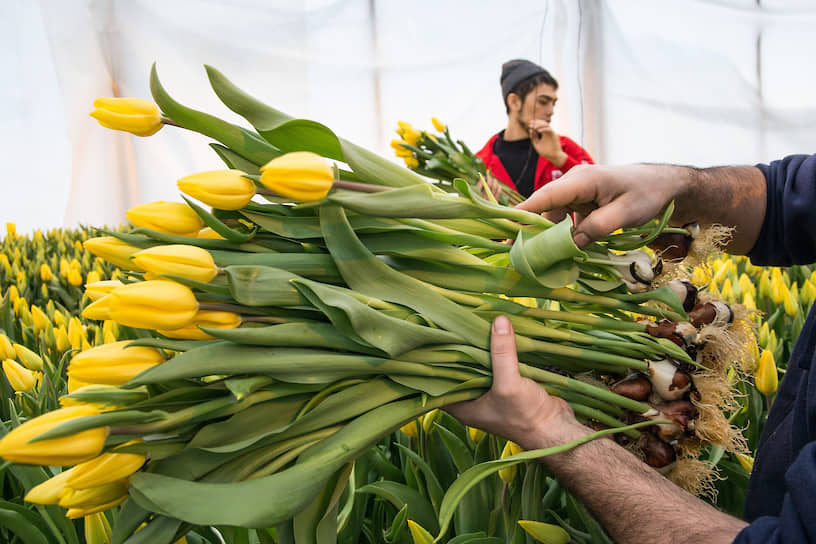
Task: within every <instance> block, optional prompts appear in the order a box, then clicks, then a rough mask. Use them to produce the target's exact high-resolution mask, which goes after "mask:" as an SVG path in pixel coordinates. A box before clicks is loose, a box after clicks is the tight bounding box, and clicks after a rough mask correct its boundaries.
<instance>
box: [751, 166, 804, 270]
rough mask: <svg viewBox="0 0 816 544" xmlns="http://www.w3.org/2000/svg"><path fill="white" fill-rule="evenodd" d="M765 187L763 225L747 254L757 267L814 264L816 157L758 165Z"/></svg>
mask: <svg viewBox="0 0 816 544" xmlns="http://www.w3.org/2000/svg"><path fill="white" fill-rule="evenodd" d="M757 168H759V169H760V170H762V173H763V174H764V175H765V180H766V182H767V187H768V198H767V207H766V210H765V221H764V223H763V225H762V230H761V231H760V233H759V238H758V239H757V241H756V244H755V245H754V248H753V249H752V250H751V251H750V253H748V256H749V257H750V258H751V261H752V262H753V263H755V264H758V265H773V266H787V265H792V264H807V263H812V262H814V261H816V155H790V156H788V157H785V158H784V159H782V160H778V161H774V162H772V163H771V164H767V165H765V164H758V165H757Z"/></svg>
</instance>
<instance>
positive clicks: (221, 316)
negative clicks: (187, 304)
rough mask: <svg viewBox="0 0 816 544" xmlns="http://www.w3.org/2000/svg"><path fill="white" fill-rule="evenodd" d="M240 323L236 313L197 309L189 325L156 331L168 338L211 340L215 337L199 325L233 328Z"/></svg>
mask: <svg viewBox="0 0 816 544" xmlns="http://www.w3.org/2000/svg"><path fill="white" fill-rule="evenodd" d="M240 325H241V316H240V315H238V314H236V313H233V312H221V311H217V310H199V311H198V312H196V315H195V317H194V318H193V322H192V323H190V324H189V325H187V326H185V327H181V328H179V329H175V330H166V329H158V330H157V331H156V332H158V333H159V334H162V335H164V336H166V337H168V338H178V339H182V340H212V339H214V338H215V337H214V336H212V335H209V334H207V333H206V332H204V331H203V330H201V329H200V328H199V327H212V328H214V329H235V328H238V327H239V326H240Z"/></svg>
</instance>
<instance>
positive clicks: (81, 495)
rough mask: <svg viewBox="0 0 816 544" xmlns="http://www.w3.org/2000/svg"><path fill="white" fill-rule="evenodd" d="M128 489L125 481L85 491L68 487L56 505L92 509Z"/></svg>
mask: <svg viewBox="0 0 816 544" xmlns="http://www.w3.org/2000/svg"><path fill="white" fill-rule="evenodd" d="M63 409H64V408H63ZM128 487H130V485H129V484H128V481H127V480H117V481H115V482H111V483H108V484H105V485H100V486H96V487H89V488H87V489H74V488H72V487H70V486H68V487H66V488H65V491H63V492H62V495H60V499H59V502H58V503H57V504H59V505H60V506H62V507H63V508H93V507H94V506H99V505H101V504H108V503H110V502H112V501H115V500H117V499H119V498H120V497H122V496H124V495H127V490H128Z"/></svg>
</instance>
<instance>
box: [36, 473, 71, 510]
mask: <svg viewBox="0 0 816 544" xmlns="http://www.w3.org/2000/svg"><path fill="white" fill-rule="evenodd" d="M73 470H74V469H72V468H71V469H68V470H63V471H62V472H60V473H59V474H57V475H56V476H52V477H50V478H48V479H47V480H46V481H44V482H43V483H41V484H39V485H37V486H34V487H32V488H31V490H30V491H29V492H28V493H26V496H25V500H26V502H33V503H34V504H57V503H58V502H59V498H60V495H62V493H63V492H64V491H65V485H66V482H67V481H68V478H70V477H71V473H72V472H73Z"/></svg>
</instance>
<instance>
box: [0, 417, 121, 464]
mask: <svg viewBox="0 0 816 544" xmlns="http://www.w3.org/2000/svg"><path fill="white" fill-rule="evenodd" d="M98 414H99V411H98V410H97V409H96V408H93V407H91V406H87V405H86V406H71V407H68V408H60V409H58V410H54V411H52V412H47V413H45V414H43V415H41V416H39V417H36V418H34V419H30V420H28V421H26V422H25V423H23V424H22V425H20V426H19V427H15V428H14V429H12V430H11V432H10V433H8V434H7V435H6V436H4V437H3V439H2V440H0V457H2V458H3V459H5V460H7V461H11V462H12V463H26V464H33V465H55V466H66V465H75V464H77V463H81V462H83V461H87V460H89V459H93V458H94V457H96V456H97V455H99V454H100V453H101V452H102V447H103V446H104V445H105V439H106V438H107V434H108V431H107V429H106V428H105V427H97V428H94V429H88V430H86V431H80V432H78V433H76V434H74V435H70V436H63V437H60V438H51V439H47V440H39V441H37V442H31V440H33V439H35V438H37V437H38V436H40V435H41V434H43V433H45V432H46V431H50V430H51V429H53V428H55V427H58V426H60V425H62V424H63V423H66V422H68V421H71V420H72V419H76V418H79V417H84V416H95V415H98Z"/></svg>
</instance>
